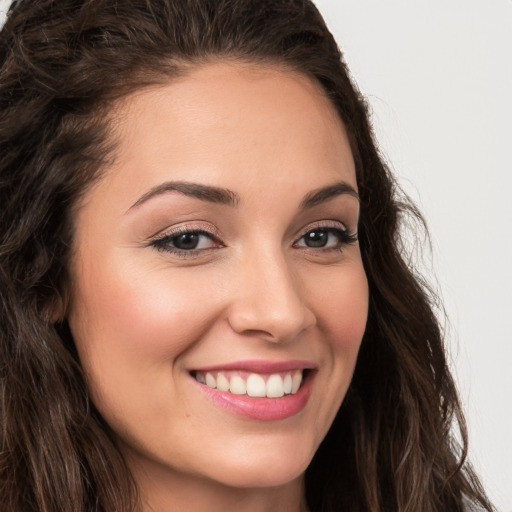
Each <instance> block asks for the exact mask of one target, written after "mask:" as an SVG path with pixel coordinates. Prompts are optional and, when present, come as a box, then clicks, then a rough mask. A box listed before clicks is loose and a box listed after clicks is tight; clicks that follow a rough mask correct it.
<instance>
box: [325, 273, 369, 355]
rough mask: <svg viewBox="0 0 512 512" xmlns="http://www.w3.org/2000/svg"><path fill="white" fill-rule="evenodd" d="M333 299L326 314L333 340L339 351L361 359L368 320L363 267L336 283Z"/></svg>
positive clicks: (366, 285) (326, 304) (329, 302)
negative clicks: (361, 348) (360, 351)
mask: <svg viewBox="0 0 512 512" xmlns="http://www.w3.org/2000/svg"><path fill="white" fill-rule="evenodd" d="M329 296H330V300H329V301H326V303H325V311H324V314H323V319H324V321H325V324H326V326H327V329H328V331H329V340H330V342H331V344H332V345H333V348H334V349H335V350H342V351H347V352H353V353H354V356H357V351H358V350H359V346H360V344H361V340H362V338H363V334H364V331H365V328H366V321H367V317H368V282H367V279H366V275H365V273H364V270H363V269H362V267H361V269H357V270H356V271H354V272H352V273H348V274H347V275H344V276H343V278H342V279H339V280H337V281H335V282H334V283H333V286H331V293H330V294H329Z"/></svg>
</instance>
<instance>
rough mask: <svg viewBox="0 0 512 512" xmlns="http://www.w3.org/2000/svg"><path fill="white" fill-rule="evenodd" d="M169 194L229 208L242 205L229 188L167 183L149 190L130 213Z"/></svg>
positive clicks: (184, 182) (133, 205)
mask: <svg viewBox="0 0 512 512" xmlns="http://www.w3.org/2000/svg"><path fill="white" fill-rule="evenodd" d="M169 192H179V193H180V194H183V195H185V196H189V197H194V198H195V199H200V200H201V201H208V202H210V203H218V204H225V205H227V206H232V207H236V206H238V204H239V203H240V196H239V195H238V194H237V193H236V192H233V191H232V190H229V189H227V188H220V187H213V186H211V185H201V184H199V183H191V182H188V181H166V182H165V183H161V184H160V185H156V186H155V187H153V188H151V189H150V190H148V191H147V192H146V193H145V194H143V195H142V196H141V197H139V199H137V201H135V203H133V204H132V205H131V206H130V208H129V209H128V211H127V212H126V213H128V212H129V211H131V210H133V209H135V208H138V207H139V206H140V205H142V204H143V203H145V202H147V201H149V200H150V199H152V198H153V197H156V196H159V195H162V194H167V193H169Z"/></svg>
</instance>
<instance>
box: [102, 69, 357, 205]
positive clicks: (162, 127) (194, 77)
mask: <svg viewBox="0 0 512 512" xmlns="http://www.w3.org/2000/svg"><path fill="white" fill-rule="evenodd" d="M115 114H116V115H115V121H114V123H113V132H114V136H115V138H116V139H117V142H118V147H117V153H116V162H115V164H114V165H113V166H112V168H111V169H109V170H110V171H111V172H108V173H107V177H106V182H107V183H108V182H110V183H111V185H112V186H114V188H115V190H116V191H117V193H121V195H123V196H127V197H129V198H130V200H132V201H136V199H137V194H140V193H141V191H143V189H148V188H151V187H154V186H155V185H156V184H158V182H159V181H160V182H163V181H165V180H166V179H171V178H172V179H177V180H187V181H190V180H192V181H200V182H202V183H205V184H210V185H214V186H218V185H221V186H227V187H230V188H234V189H236V188H237V187H240V186H248V185H250V190H251V193H255V192H257V190H258V184H263V186H267V185H268V183H269V180H271V181H272V183H273V184H274V185H275V186H279V185H280V184H284V183H285V182H290V178H292V181H293V179H294V178H297V177H298V176H302V175H304V173H305V172H307V174H309V175H310V177H311V178H312V181H315V180H316V181H318V180H320V181H324V182H325V183H317V184H316V186H322V185H324V184H328V183H329V182H333V181H338V180H340V179H343V180H345V181H347V182H349V183H351V184H352V185H353V186H354V188H355V187H356V183H355V171H354V164H353V159H352V153H351V150H350V147H349V144H348V140H347V137H346V133H345V128H344V126H343V123H342V122H341V120H340V118H339V116H338V114H337V112H336V110H335V108H334V106H333V105H332V103H331V102H330V100H329V99H328V98H327V97H326V95H325V93H324V91H323V89H322V87H321V86H320V85H319V84H318V83H316V82H315V81H313V80H312V79H310V78H308V77H306V76H304V75H302V74H300V73H297V72H295V71H292V70H289V69H282V68H278V67H269V66H262V65H256V64H247V63H235V62H215V63H209V64H206V65H202V66H199V67H197V68H193V69H191V70H189V71H188V72H187V73H186V74H185V75H183V76H182V77H180V78H177V79H173V80H172V81H169V83H167V84H160V85H157V86H154V87H151V88H146V89H143V90H140V91H138V92H136V93H133V94H131V95H130V96H129V97H127V98H125V99H124V100H123V101H122V102H121V103H120V104H119V105H118V106H117V108H116V112H115ZM340 173H341V175H340ZM105 184H106V183H105ZM308 186H309V185H308ZM310 188H311V187H310ZM241 192H242V194H243V191H241Z"/></svg>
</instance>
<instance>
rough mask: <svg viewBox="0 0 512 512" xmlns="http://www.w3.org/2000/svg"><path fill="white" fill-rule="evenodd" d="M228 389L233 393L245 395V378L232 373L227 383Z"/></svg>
mask: <svg viewBox="0 0 512 512" xmlns="http://www.w3.org/2000/svg"><path fill="white" fill-rule="evenodd" d="M229 391H231V393H233V394H235V395H245V394H246V393H247V386H246V384H245V380H244V379H242V377H240V376H238V375H233V377H231V381H230V384H229Z"/></svg>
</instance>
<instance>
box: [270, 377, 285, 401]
mask: <svg viewBox="0 0 512 512" xmlns="http://www.w3.org/2000/svg"><path fill="white" fill-rule="evenodd" d="M267 396H268V397H269V398H280V397H282V396H284V386H283V379H282V378H281V375H271V376H270V377H269V378H268V380H267Z"/></svg>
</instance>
